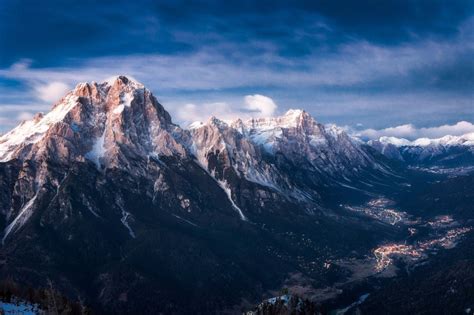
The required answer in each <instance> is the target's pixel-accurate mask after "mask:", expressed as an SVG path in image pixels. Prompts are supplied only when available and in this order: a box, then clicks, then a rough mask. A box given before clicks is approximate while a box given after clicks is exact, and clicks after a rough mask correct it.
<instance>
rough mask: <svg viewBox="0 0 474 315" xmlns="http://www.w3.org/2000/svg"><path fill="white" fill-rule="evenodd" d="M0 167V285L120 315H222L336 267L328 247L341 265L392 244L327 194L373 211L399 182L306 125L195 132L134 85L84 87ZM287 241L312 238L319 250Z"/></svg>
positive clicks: (369, 157) (214, 122)
mask: <svg viewBox="0 0 474 315" xmlns="http://www.w3.org/2000/svg"><path fill="white" fill-rule="evenodd" d="M285 144H286V145H285ZM0 158H1V162H0V187H1V194H0V201H1V206H2V208H1V209H0V210H1V213H2V214H3V215H2V216H1V222H0V223H1V224H2V227H3V231H4V233H3V240H2V241H3V242H2V243H3V245H2V249H1V251H0V256H1V257H7V258H5V263H4V264H3V265H2V266H1V269H0V273H1V275H3V276H6V275H8V276H11V277H13V278H14V279H15V280H17V281H19V282H20V283H26V284H29V285H35V286H41V285H42V284H44V283H45V281H46V279H52V280H53V281H54V283H55V285H57V286H58V287H59V288H61V290H62V291H64V292H65V293H67V294H68V295H71V296H76V297H77V296H81V297H85V298H86V299H87V300H88V301H89V303H91V304H93V305H95V306H96V307H99V308H100V309H108V310H109V311H110V312H114V311H119V310H120V311H121V312H131V313H133V312H136V311H137V310H140V311H143V310H144V309H143V307H144V306H143V303H142V302H143V301H144V300H143V299H147V298H148V297H149V296H147V295H145V296H142V295H140V292H141V290H143V288H148V289H149V290H151V291H152V292H154V294H155V295H154V300H153V301H148V303H149V306H150V307H151V306H153V307H154V308H153V310H154V311H156V310H157V309H158V310H161V311H163V312H182V311H186V309H185V308H186V307H191V308H194V309H196V308H202V309H201V310H202V311H209V310H218V309H223V308H226V307H230V306H231V305H235V304H238V303H240V299H241V298H247V299H255V300H256V299H258V298H259V297H260V295H261V294H262V292H264V291H265V290H267V289H270V288H274V287H277V286H278V285H279V283H281V282H282V281H283V280H284V277H285V276H286V274H287V273H289V272H291V271H295V270H299V271H300V272H305V273H307V274H308V275H310V274H311V273H318V272H320V270H322V268H323V267H322V266H323V264H322V263H321V264H318V265H317V267H311V268H310V267H308V266H313V265H309V261H311V260H315V259H316V260H323V259H325V257H326V256H325V255H329V253H326V254H324V253H325V251H327V244H326V243H325V242H327V243H328V244H332V245H331V251H334V252H337V251H339V250H343V248H345V246H349V244H352V243H354V242H355V239H356V238H355V236H356V235H357V239H358V240H362V242H361V243H358V241H357V242H356V243H354V246H355V247H356V248H357V247H358V248H366V247H367V246H370V244H373V243H374V242H375V240H376V236H377V235H378V233H388V232H389V231H390V228H389V227H385V226H375V227H374V228H373V229H371V230H370V231H369V230H368V229H367V226H366V225H365V224H364V223H362V222H360V221H357V219H354V218H352V217H344V216H340V215H338V214H336V213H334V212H332V211H331V210H329V208H328V207H329V202H332V201H331V200H328V198H327V194H328V193H329V191H333V190H334V191H338V189H340V190H341V195H346V193H347V191H352V192H356V193H357V194H358V195H362V196H363V195H364V194H366V193H367V192H366V191H364V190H363V189H364V188H367V187H371V192H370V193H373V192H374V191H376V190H377V184H378V183H382V182H383V181H391V182H392V181H396V180H397V178H396V177H394V175H393V174H392V172H393V170H391V169H390V167H389V166H388V164H386V161H385V160H384V159H383V158H382V157H381V156H379V155H377V154H376V153H375V152H374V151H373V150H371V149H370V148H369V147H367V146H365V145H364V144H362V143H359V142H357V141H355V140H353V139H351V138H350V137H349V136H347V135H346V134H345V133H344V132H343V131H341V130H338V129H329V130H327V129H326V128H325V127H324V126H322V125H320V124H318V123H317V122H316V121H314V119H313V118H312V117H311V116H310V115H309V114H307V113H306V112H304V111H291V112H289V113H287V114H286V115H284V116H282V117H280V118H271V119H259V120H253V121H250V122H242V121H235V122H234V123H232V124H226V123H224V122H222V121H220V120H218V119H216V118H212V119H210V120H209V122H207V123H206V124H203V126H201V127H199V128H192V129H190V130H186V129H182V128H180V127H179V126H177V125H176V124H174V123H173V122H172V120H171V117H170V115H169V114H168V113H167V112H166V110H165V109H164V108H163V106H161V105H160V104H159V103H158V101H157V100H156V99H155V98H154V97H153V95H152V94H151V92H150V91H148V90H147V89H146V88H145V87H144V86H143V85H141V84H139V83H137V82H134V81H132V80H130V79H128V78H126V77H117V78H115V79H113V80H110V81H108V82H104V83H83V84H79V85H78V86H77V87H76V88H75V89H74V90H73V91H71V92H70V93H68V94H67V95H66V97H65V98H63V99H62V100H61V101H59V102H58V103H57V104H56V105H55V106H54V107H53V109H52V111H51V112H50V113H48V114H46V115H44V116H43V115H37V116H36V117H35V118H34V119H33V120H32V121H28V122H24V123H22V125H20V126H19V127H17V128H15V129H14V130H12V131H11V132H9V133H7V134H5V135H4V136H2V137H1V138H0ZM379 158H380V159H379ZM381 187H382V186H381ZM336 188H337V189H336ZM315 227H316V228H315ZM336 227H337V228H336ZM341 228H342V229H343V230H344V233H342V234H341V233H339V232H338V229H341ZM288 231H291V233H296V235H300V234H301V233H302V234H303V235H304V238H312V239H313V240H314V243H311V242H310V243H309V245H307V246H310V245H311V250H310V251H308V250H306V249H305V248H304V247H301V248H299V247H295V245H294V244H295V243H294V241H293V240H292V238H291V237H288V236H287V234H285V233H288ZM289 235H294V234H289ZM302 237H303V236H302ZM229 248H230V249H232V250H229ZM246 257H259V266H256V265H255V264H251V262H249V261H248V259H246ZM302 259H303V260H304V261H307V262H308V263H305V264H304V265H302V266H303V267H302V266H300V265H299V264H300V263H301V262H300V261H301V260H302ZM191 262H192V263H191ZM228 265H230V266H233V267H232V268H228ZM157 267H159V268H158V269H157ZM81 270H86V271H87V274H86V275H85V276H84V278H81V277H78V275H79V274H80V271H81ZM321 279H324V277H323V278H321ZM321 281H323V280H321ZM190 283H192V284H193V286H191V288H193V289H192V290H191V289H189V286H190ZM255 283H258V284H259V286H257V287H255ZM198 287H199V288H202V289H203V290H207V291H208V292H209V293H208V294H209V303H208V304H206V305H203V304H202V302H201V299H202V291H201V290H198V289H197V288H198ZM251 287H252V288H253V287H255V289H254V290H249V289H248V288H251ZM216 288H229V289H228V290H227V291H224V292H220V289H219V292H217V291H216V290H217V289H216ZM182 296H185V297H186V298H187V299H188V301H189V303H188V304H187V306H185V305H183V304H182V303H179V299H180V298H181V297H182ZM128 298H130V299H133V300H134V301H137V302H136V303H137V304H133V305H128V304H126V305H125V304H124V303H125V302H126V301H127V299H128ZM138 301H140V302H138ZM147 305H148V304H147ZM127 307H129V308H130V309H127ZM187 310H188V311H189V309H187Z"/></svg>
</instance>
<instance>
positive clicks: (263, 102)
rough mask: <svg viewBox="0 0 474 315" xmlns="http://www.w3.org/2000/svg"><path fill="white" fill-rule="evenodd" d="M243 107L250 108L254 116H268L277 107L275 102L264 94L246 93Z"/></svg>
mask: <svg viewBox="0 0 474 315" xmlns="http://www.w3.org/2000/svg"><path fill="white" fill-rule="evenodd" d="M244 99H245V108H247V109H248V110H250V111H251V112H252V114H253V115H254V117H260V116H263V117H270V116H273V113H274V112H275V110H276V109H277V105H276V104H275V102H274V101H273V100H272V99H271V98H269V97H267V96H264V95H260V94H255V95H247V96H246V97H245V98H244Z"/></svg>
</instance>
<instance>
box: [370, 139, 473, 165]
mask: <svg viewBox="0 0 474 315" xmlns="http://www.w3.org/2000/svg"><path fill="white" fill-rule="evenodd" d="M367 143H368V145H370V146H372V147H373V148H374V149H375V150H377V151H378V152H380V153H381V154H383V155H385V156H386V157H388V158H390V159H395V160H399V161H402V162H404V163H407V164H409V165H414V166H425V167H435V166H436V167H459V166H472V165H474V133H467V134H464V135H461V136H450V135H448V136H444V137H442V138H437V139H429V138H419V139H416V140H414V141H409V140H407V139H403V138H396V137H381V138H380V139H378V140H370V141H368V142H367Z"/></svg>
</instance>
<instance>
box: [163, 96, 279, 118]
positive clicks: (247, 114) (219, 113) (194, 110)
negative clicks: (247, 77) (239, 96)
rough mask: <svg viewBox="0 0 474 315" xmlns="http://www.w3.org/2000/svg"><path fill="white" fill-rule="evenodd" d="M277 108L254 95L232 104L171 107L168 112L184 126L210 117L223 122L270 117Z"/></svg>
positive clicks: (265, 98) (270, 101)
mask: <svg viewBox="0 0 474 315" xmlns="http://www.w3.org/2000/svg"><path fill="white" fill-rule="evenodd" d="M277 107H278V106H277V105H276V104H275V102H274V101H273V100H272V99H271V98H270V97H268V96H264V95H260V94H255V95H247V96H245V97H244V98H243V100H242V101H241V102H237V103H232V104H231V103H227V102H215V103H203V104H192V103H188V104H184V105H182V106H172V107H170V112H171V114H172V115H173V117H175V118H176V119H177V120H178V121H179V122H181V123H183V124H185V125H186V124H190V123H192V122H195V121H206V120H207V119H208V118H209V117H211V116H215V117H217V118H219V119H223V120H234V119H237V118H241V119H248V118H257V117H271V116H273V115H274V114H275V111H276V110H277Z"/></svg>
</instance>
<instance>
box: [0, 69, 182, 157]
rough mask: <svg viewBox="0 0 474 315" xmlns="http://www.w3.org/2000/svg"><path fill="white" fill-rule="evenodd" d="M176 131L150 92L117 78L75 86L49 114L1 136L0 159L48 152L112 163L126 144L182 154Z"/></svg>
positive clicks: (136, 149) (133, 149) (136, 150)
mask: <svg viewBox="0 0 474 315" xmlns="http://www.w3.org/2000/svg"><path fill="white" fill-rule="evenodd" d="M179 133H180V130H179V127H177V126H176V125H174V124H173V123H172V122H171V117H170V115H169V114H168V112H166V111H165V110H164V108H163V107H162V106H161V105H160V104H159V103H158V101H157V100H156V99H155V97H154V96H153V94H152V93H151V92H150V91H149V90H147V89H146V88H145V87H144V86H143V85H142V84H141V83H139V82H137V81H134V80H131V79H129V78H127V77H125V76H118V77H114V78H113V79H110V80H107V81H104V82H102V83H99V84H98V83H96V82H91V83H80V84H78V85H77V86H76V88H75V89H74V90H72V91H70V92H69V93H68V94H67V95H66V96H65V97H64V98H63V99H61V100H60V101H59V102H58V103H56V104H55V105H54V106H53V108H52V110H51V111H50V112H49V113H48V114H46V115H44V116H42V115H37V116H35V118H33V119H32V120H29V121H26V122H23V123H22V124H20V125H19V126H18V127H17V128H15V129H13V130H12V131H10V132H9V133H7V134H5V135H4V136H2V137H1V138H0V161H8V160H11V159H14V158H19V159H23V158H33V157H34V156H37V157H38V156H41V155H43V154H44V153H45V152H48V151H51V150H53V151H54V154H53V155H52V156H56V157H57V158H58V159H60V160H65V161H68V160H71V159H73V160H74V159H83V158H86V159H90V160H91V161H93V162H94V163H96V164H97V165H100V163H102V162H103V163H106V164H109V163H112V164H117V163H120V162H119V160H123V159H124V155H123V154H122V153H123V152H124V151H123V150H125V147H127V148H128V149H127V150H126V151H127V152H129V153H133V154H138V155H142V156H144V157H146V156H148V155H160V154H164V155H172V154H185V148H184V147H183V146H182V145H181V144H179V143H178V142H177V141H176V139H175V136H178V137H179V136H180V135H179ZM120 152H122V153H120ZM45 154H46V153H45ZM107 161H108V162H107Z"/></svg>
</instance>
